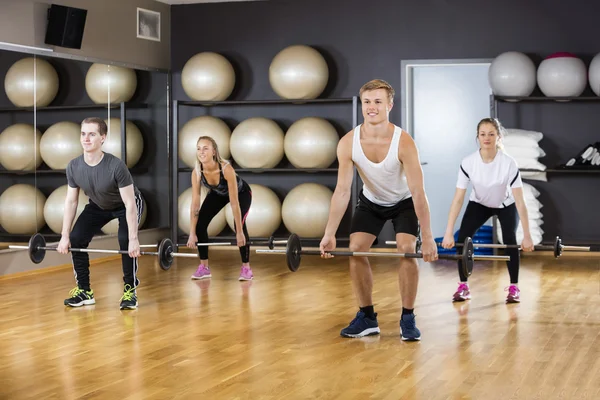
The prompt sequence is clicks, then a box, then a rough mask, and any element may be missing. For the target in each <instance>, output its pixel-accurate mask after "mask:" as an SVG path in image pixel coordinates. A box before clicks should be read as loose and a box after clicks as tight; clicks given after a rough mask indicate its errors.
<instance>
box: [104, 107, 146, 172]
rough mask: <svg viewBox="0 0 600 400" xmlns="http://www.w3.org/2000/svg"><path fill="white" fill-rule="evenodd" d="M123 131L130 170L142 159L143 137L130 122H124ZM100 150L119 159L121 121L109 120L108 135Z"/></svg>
mask: <svg viewBox="0 0 600 400" xmlns="http://www.w3.org/2000/svg"><path fill="white" fill-rule="evenodd" d="M104 122H105V123H106V124H107V125H108V122H109V120H107V119H105V120H104ZM125 129H126V135H127V140H126V143H125V145H126V146H127V167H128V168H131V167H133V166H134V165H135V164H137V162H138V161H140V158H141V157H142V153H143V152H144V137H143V136H142V132H140V130H139V128H138V127H137V126H136V125H135V124H134V123H133V122H131V121H129V120H128V121H126V122H125ZM102 150H103V151H105V152H107V153H110V154H112V155H114V156H115V157H118V158H122V157H121V120H120V119H119V118H111V119H110V126H109V127H108V135H106V140H105V141H104V144H103V145H102Z"/></svg>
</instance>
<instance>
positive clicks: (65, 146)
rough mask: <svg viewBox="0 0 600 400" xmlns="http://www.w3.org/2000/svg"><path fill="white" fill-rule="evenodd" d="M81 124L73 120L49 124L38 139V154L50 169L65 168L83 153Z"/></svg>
mask: <svg viewBox="0 0 600 400" xmlns="http://www.w3.org/2000/svg"><path fill="white" fill-rule="evenodd" d="M80 138H81V125H79V124H76V123H74V122H69V121H63V122H57V123H55V124H53V125H52V126H50V127H49V128H48V129H46V131H45V132H44V134H43V135H42V139H41V141H40V155H41V156H42V160H44V162H45V163H46V165H48V166H49V167H50V168H51V169H66V168H67V164H69V161H71V160H72V159H74V158H77V157H79V156H80V155H82V154H83V148H82V147H81V141H80Z"/></svg>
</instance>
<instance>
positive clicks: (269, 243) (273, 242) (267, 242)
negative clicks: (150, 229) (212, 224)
mask: <svg viewBox="0 0 600 400" xmlns="http://www.w3.org/2000/svg"><path fill="white" fill-rule="evenodd" d="M247 243H248V244H249V245H252V246H268V247H269V249H274V248H275V245H277V244H283V245H285V244H287V240H275V238H274V237H273V236H270V237H269V238H268V239H267V240H250V241H249V242H247ZM156 246H157V245H155V244H143V245H140V248H142V249H144V248H154V247H156ZM196 246H237V243H234V242H212V243H211V242H208V243H196ZM173 247H187V243H185V244H184V243H176V244H173Z"/></svg>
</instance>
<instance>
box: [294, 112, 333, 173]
mask: <svg viewBox="0 0 600 400" xmlns="http://www.w3.org/2000/svg"><path fill="white" fill-rule="evenodd" d="M339 140H340V137H339V135H338V133H337V130H336V129H335V128H334V127H333V125H331V123H329V122H328V121H327V120H326V119H323V118H317V117H306V118H302V119H299V120H298V121H296V122H294V123H293V124H292V125H291V126H290V127H289V128H288V130H287V132H286V133H285V140H284V144H283V148H284V152H285V156H286V157H287V159H288V160H289V161H290V163H291V164H292V165H293V166H294V167H296V168H327V167H329V166H330V165H331V164H332V163H333V162H334V161H335V159H336V156H337V153H336V150H337V145H338V142H339Z"/></svg>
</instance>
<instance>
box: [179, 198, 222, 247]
mask: <svg viewBox="0 0 600 400" xmlns="http://www.w3.org/2000/svg"><path fill="white" fill-rule="evenodd" d="M192 192H193V191H192V188H191V187H190V188H188V189H186V190H185V191H184V192H183V193H181V194H180V195H179V199H178V205H177V221H178V222H177V225H178V226H179V229H181V230H182V231H183V232H184V233H186V234H188V233H190V207H191V206H192ZM207 194H208V190H207V189H206V188H204V187H202V194H201V196H200V206H202V203H203V202H204V199H205V198H206V195H207ZM226 224H227V221H225V207H223V209H221V211H219V212H218V213H217V215H215V216H214V218H213V219H212V221H210V223H209V224H208V229H207V231H208V236H217V235H218V234H219V233H221V232H223V229H225V225H226Z"/></svg>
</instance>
